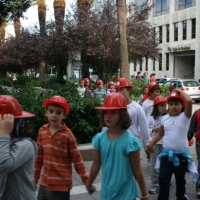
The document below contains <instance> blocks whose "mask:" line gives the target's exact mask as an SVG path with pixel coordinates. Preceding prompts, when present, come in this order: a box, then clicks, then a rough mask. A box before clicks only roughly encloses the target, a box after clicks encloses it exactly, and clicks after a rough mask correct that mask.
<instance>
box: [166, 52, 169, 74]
mask: <svg viewBox="0 0 200 200" xmlns="http://www.w3.org/2000/svg"><path fill="white" fill-rule="evenodd" d="M166 71H169V53H166Z"/></svg>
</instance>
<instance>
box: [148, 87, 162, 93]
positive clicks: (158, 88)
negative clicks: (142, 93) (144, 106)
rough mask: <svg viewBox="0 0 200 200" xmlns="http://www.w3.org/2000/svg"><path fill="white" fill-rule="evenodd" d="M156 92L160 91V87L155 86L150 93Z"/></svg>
mask: <svg viewBox="0 0 200 200" xmlns="http://www.w3.org/2000/svg"><path fill="white" fill-rule="evenodd" d="M155 90H160V91H161V89H160V86H154V87H153V88H151V90H150V92H154V91H155Z"/></svg>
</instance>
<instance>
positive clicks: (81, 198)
mask: <svg viewBox="0 0 200 200" xmlns="http://www.w3.org/2000/svg"><path fill="white" fill-rule="evenodd" d="M197 108H200V105H199V104H196V105H195V104H193V112H194V111H195V110H196V109H197ZM190 154H191V156H192V157H193V159H194V160H195V162H196V153H195V145H194V144H193V146H192V147H190ZM146 163H147V162H146V156H145V153H144V150H143V149H142V150H141V165H142V169H143V173H144V176H145V181H146V185H147V187H148V188H150V187H151V181H150V169H149V168H148V167H147V165H146ZM91 164H92V162H91V161H87V162H85V165H86V168H87V169H88V172H89V170H90V166H91ZM186 182H187V185H186V189H187V194H188V198H189V200H195V199H197V198H196V191H195V187H194V185H193V184H192V181H191V179H190V177H189V174H187V175H186ZM94 183H95V185H96V188H97V192H95V193H94V194H92V195H91V196H90V195H88V194H87V191H86V190H85V187H84V186H83V184H82V182H81V181H80V178H79V176H78V174H77V173H76V172H74V173H73V185H74V187H73V189H72V190H71V200H99V199H100V188H101V171H100V173H99V175H98V176H97V178H96V180H95V182H94ZM175 192H176V184H175V180H174V176H173V177H172V185H171V186H170V198H169V200H176V196H175ZM156 199H157V194H150V200H156Z"/></svg>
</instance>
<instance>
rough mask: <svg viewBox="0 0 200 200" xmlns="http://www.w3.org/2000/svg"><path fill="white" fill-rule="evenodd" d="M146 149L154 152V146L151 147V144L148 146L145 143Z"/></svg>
mask: <svg viewBox="0 0 200 200" xmlns="http://www.w3.org/2000/svg"><path fill="white" fill-rule="evenodd" d="M147 151H148V152H149V153H154V152H155V150H154V148H153V147H151V146H149V145H147Z"/></svg>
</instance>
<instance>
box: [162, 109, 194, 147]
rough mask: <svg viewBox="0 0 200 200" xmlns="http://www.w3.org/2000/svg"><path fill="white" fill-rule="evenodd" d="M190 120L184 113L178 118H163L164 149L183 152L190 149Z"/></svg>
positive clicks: (166, 116) (167, 116)
mask: <svg viewBox="0 0 200 200" xmlns="http://www.w3.org/2000/svg"><path fill="white" fill-rule="evenodd" d="M189 123H190V118H187V117H186V116H185V113H184V112H182V113H180V114H179V115H177V116H169V114H168V115H165V116H163V118H162V120H161V125H162V126H163V127H164V138H163V147H164V148H166V149H169V150H174V151H182V150H184V149H186V148H188V140H187V131H188V127H189Z"/></svg>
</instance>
